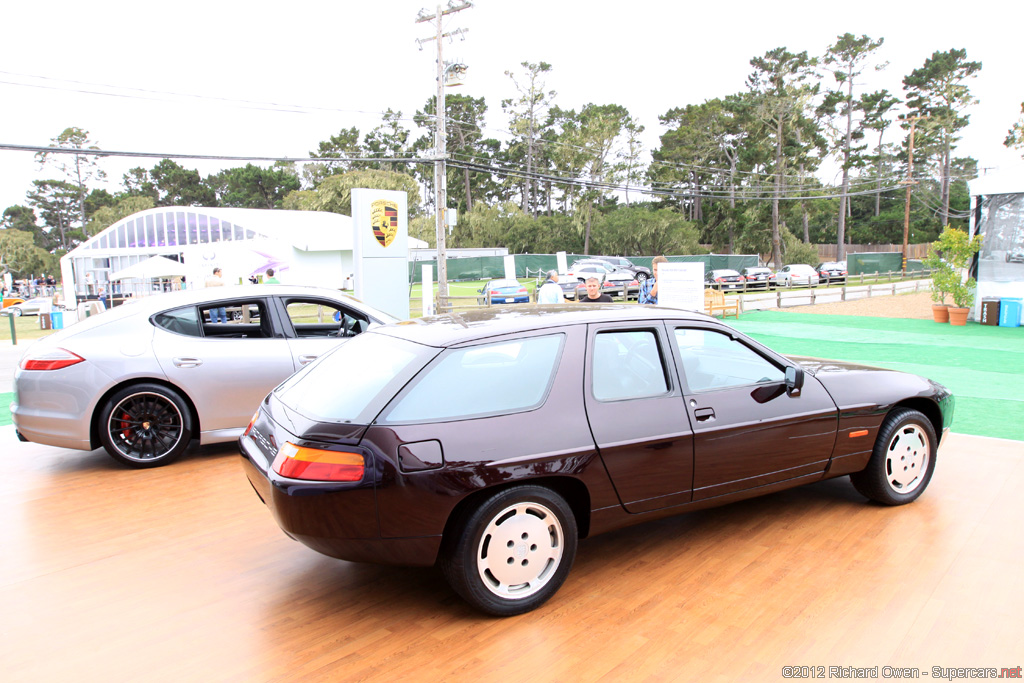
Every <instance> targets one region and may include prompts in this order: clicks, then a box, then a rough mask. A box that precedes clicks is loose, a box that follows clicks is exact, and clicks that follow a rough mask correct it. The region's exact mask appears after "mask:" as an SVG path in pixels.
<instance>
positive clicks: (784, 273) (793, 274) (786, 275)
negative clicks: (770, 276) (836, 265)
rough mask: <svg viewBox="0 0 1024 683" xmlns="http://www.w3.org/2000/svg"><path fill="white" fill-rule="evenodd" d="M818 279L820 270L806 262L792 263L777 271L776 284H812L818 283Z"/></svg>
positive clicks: (790, 285)
mask: <svg viewBox="0 0 1024 683" xmlns="http://www.w3.org/2000/svg"><path fill="white" fill-rule="evenodd" d="M818 281H819V278H818V271H816V270H815V269H814V268H811V267H810V266H809V265H807V264H805V263H794V264H790V265H788V266H784V267H783V268H782V270H780V271H778V272H777V273H775V284H776V285H778V286H786V287H793V286H796V285H807V286H810V285H816V284H818Z"/></svg>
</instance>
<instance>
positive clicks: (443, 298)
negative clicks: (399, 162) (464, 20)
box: [416, 0, 473, 313]
mask: <svg viewBox="0 0 1024 683" xmlns="http://www.w3.org/2000/svg"><path fill="white" fill-rule="evenodd" d="M472 6H473V3H472V2H468V0H465V1H463V2H461V3H456V0H449V1H448V7H446V8H443V9H442V7H441V5H438V6H437V12H436V13H435V14H433V15H428V14H427V10H420V13H419V15H417V17H416V23H417V24H422V23H424V22H428V21H431V22H434V23H435V29H436V33H435V35H433V36H431V37H430V38H424V39H422V40H417V41H416V42H417V43H419V46H420V49H421V50H422V49H423V43H426V42H429V41H431V40H435V41H437V100H436V101H435V103H434V113H435V114H437V126H436V127H435V131H434V136H435V137H434V154H435V160H434V211H435V217H436V231H437V298H438V300H439V301H438V303H439V304H440V305H439V306H438V307H437V311H438V312H439V313H441V312H445V311H447V310H448V309H449V304H448V264H447V261H446V259H447V253H446V250H445V241H446V237H447V234H448V216H447V212H448V169H447V164H446V163H445V161H446V159H447V155H448V153H447V151H446V149H445V147H446V144H447V133H446V131H445V101H444V85H445V72H446V70H447V69H446V65H445V63H444V57H443V55H442V42H443V40H444V39H445V38H452V37H454V36H457V35H460V34H463V33H465V32H466V30H467V29H461V28H460V29H458V30H456V31H452V32H450V33H443V29H442V28H441V20H442V19H443V18H444V16H445V15H448V14H454V13H455V12H461V11H462V10H464V9H469V8H470V7H472ZM463 40H465V38H463Z"/></svg>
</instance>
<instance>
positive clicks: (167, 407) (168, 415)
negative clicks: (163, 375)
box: [99, 384, 192, 468]
mask: <svg viewBox="0 0 1024 683" xmlns="http://www.w3.org/2000/svg"><path fill="white" fill-rule="evenodd" d="M99 432H100V441H101V442H102V443H103V447H104V448H105V449H107V452H108V453H109V454H110V455H111V457H113V458H114V460H117V461H118V462H120V463H123V464H125V465H128V466H129V467H137V468H145V467H159V466H160V465H166V464H168V463H170V462H172V461H174V460H176V459H177V458H179V457H180V456H181V454H182V453H184V452H185V449H186V448H188V444H189V441H190V440H191V439H192V414H191V413H190V412H189V409H188V406H187V404H186V403H185V399H183V398H182V397H181V395H180V394H178V392H176V391H174V390H173V389H170V388H168V387H164V386H161V385H159V384H135V385H133V386H130V387H125V388H124V389H121V390H120V391H118V392H117V393H115V394H114V395H113V396H111V397H110V398H109V399H108V400H107V402H106V403H104V405H103V410H101V411H100V415H99Z"/></svg>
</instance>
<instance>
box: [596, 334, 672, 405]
mask: <svg viewBox="0 0 1024 683" xmlns="http://www.w3.org/2000/svg"><path fill="white" fill-rule="evenodd" d="M592 375H593V387H592V390H593V393H594V398H596V399H597V400H599V401H620V400H624V399H631V398H646V397H649V396H659V395H661V394H664V393H665V392H667V391H668V380H667V379H666V373H665V367H664V365H662V361H661V354H660V353H659V352H658V340H657V337H656V336H655V334H654V332H652V331H651V330H628V331H621V332H620V331H616V332H601V333H599V334H598V335H597V337H596V338H595V339H594V362H593V373H592Z"/></svg>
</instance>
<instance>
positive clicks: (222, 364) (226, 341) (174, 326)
mask: <svg viewBox="0 0 1024 683" xmlns="http://www.w3.org/2000/svg"><path fill="white" fill-rule="evenodd" d="M225 317H226V318H227V321H226V322H219V321H220V320H223V319H224V318H225ZM214 319H216V320H218V322H213V320H214ZM154 323H155V324H156V330H155V331H154V334H153V351H154V352H155V353H156V357H157V359H158V361H159V362H160V367H161V368H162V369H163V371H164V373H165V374H166V375H167V378H168V379H169V380H170V381H171V382H173V383H174V384H176V385H177V386H179V387H181V388H182V389H183V390H184V391H185V392H186V393H187V394H188V396H189V398H190V399H192V402H193V403H194V404H195V406H196V410H197V411H198V413H199V423H200V429H201V430H202V432H203V433H208V432H212V431H217V430H222V429H232V430H234V429H237V430H238V431H239V432H240V431H241V430H242V429H244V428H245V425H246V424H247V423H248V422H249V418H251V417H252V414H253V412H254V411H255V410H256V408H257V407H258V406H259V404H260V401H262V400H263V398H264V397H265V396H266V395H267V394H268V393H270V390H271V389H273V388H274V387H276V386H277V385H278V384H280V383H281V382H282V381H283V380H284V379H285V378H286V377H288V376H289V375H291V374H292V372H294V365H293V364H292V355H291V351H290V349H289V348H288V341H287V340H286V339H284V338H283V336H282V337H280V338H275V333H274V326H273V323H272V320H271V316H270V312H269V310H268V306H267V303H266V300H265V299H262V298H254V299H230V300H224V301H218V302H215V303H211V304H204V305H203V306H202V307H197V306H184V307H182V308H178V309H174V310H171V311H166V312H164V313H160V314H158V315H157V316H154Z"/></svg>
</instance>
